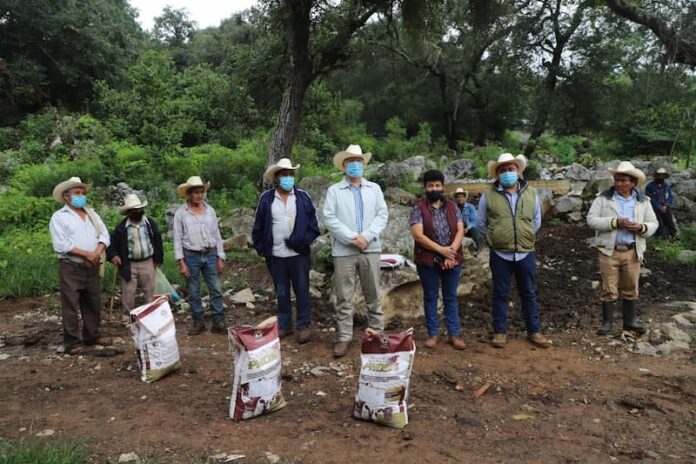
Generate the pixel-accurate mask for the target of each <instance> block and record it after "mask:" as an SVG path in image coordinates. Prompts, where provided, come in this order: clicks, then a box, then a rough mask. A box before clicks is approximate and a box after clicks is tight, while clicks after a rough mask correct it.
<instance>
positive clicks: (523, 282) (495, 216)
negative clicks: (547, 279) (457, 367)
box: [477, 153, 551, 348]
mask: <svg viewBox="0 0 696 464" xmlns="http://www.w3.org/2000/svg"><path fill="white" fill-rule="evenodd" d="M526 168H527V158H525V157H524V156H523V155H518V156H512V155H511V154H510V153H503V154H501V155H500V156H499V157H498V160H497V161H489V162H488V176H489V177H491V178H493V179H495V182H494V183H493V185H491V188H490V189H489V190H487V191H486V192H485V193H483V194H482V195H481V199H480V200H479V205H478V222H477V227H478V228H479V230H480V231H481V234H483V235H485V237H486V243H488V246H489V248H490V249H491V253H490V266H491V274H492V276H493V298H492V300H493V302H492V307H493V308H492V313H493V340H492V342H491V345H493V346H494V347H496V348H503V347H504V346H505V344H506V343H507V329H508V314H507V312H508V294H509V293H510V284H511V280H512V275H513V274H514V276H515V281H516V283H517V291H518V293H519V295H520V300H521V302H522V314H523V315H524V322H525V325H526V327H527V339H528V340H529V341H530V342H531V343H532V344H534V345H536V346H538V347H540V348H548V347H549V346H550V344H551V342H550V341H549V340H547V339H546V337H544V336H543V335H542V334H541V325H540V323H539V308H538V306H537V300H536V255H535V253H534V245H535V243H536V233H537V231H538V230H539V229H540V228H541V206H540V204H539V198H538V197H537V194H536V191H535V190H534V188H532V187H530V186H529V185H528V183H527V181H525V180H524V179H523V178H522V173H523V172H524V170H525V169H526Z"/></svg>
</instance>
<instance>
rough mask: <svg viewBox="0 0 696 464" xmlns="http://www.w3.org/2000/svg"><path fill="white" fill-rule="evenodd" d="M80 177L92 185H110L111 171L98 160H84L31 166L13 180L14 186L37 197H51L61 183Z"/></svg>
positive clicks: (22, 169) (23, 169) (21, 170)
mask: <svg viewBox="0 0 696 464" xmlns="http://www.w3.org/2000/svg"><path fill="white" fill-rule="evenodd" d="M73 176H78V177H80V178H81V179H82V181H83V182H86V183H89V184H92V185H109V184H110V182H111V180H112V177H111V173H110V171H109V170H108V169H107V168H106V166H104V165H103V164H102V162H101V161H100V160H99V159H97V158H84V159H80V160H79V162H74V161H60V162H52V163H44V164H31V165H27V166H24V167H22V168H20V169H19V170H18V171H17V174H15V176H14V178H13V179H12V185H13V186H14V187H15V188H17V189H18V190H21V191H24V192H26V193H27V194H29V195H33V196H35V197H46V196H50V195H51V193H52V192H53V188H54V187H55V186H56V185H57V184H58V183H60V182H62V181H64V180H67V179H69V178H71V177H73Z"/></svg>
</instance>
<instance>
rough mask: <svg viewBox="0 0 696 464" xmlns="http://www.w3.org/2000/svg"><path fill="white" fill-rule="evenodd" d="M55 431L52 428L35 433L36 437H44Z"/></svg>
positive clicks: (53, 433)
mask: <svg viewBox="0 0 696 464" xmlns="http://www.w3.org/2000/svg"><path fill="white" fill-rule="evenodd" d="M55 433H56V431H55V430H52V429H45V430H42V431H40V432H38V433H37V434H36V436H37V437H39V438H44V437H52V436H53V435H55Z"/></svg>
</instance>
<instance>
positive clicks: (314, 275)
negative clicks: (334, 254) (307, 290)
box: [309, 269, 326, 287]
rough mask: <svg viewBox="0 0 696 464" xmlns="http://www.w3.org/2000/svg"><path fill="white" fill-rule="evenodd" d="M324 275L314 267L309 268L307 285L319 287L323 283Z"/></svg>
mask: <svg viewBox="0 0 696 464" xmlns="http://www.w3.org/2000/svg"><path fill="white" fill-rule="evenodd" d="M325 279H326V276H325V275H324V274H322V273H321V272H317V271H315V270H314V269H310V270H309V285H311V286H312V287H321V286H323V285H324V282H325Z"/></svg>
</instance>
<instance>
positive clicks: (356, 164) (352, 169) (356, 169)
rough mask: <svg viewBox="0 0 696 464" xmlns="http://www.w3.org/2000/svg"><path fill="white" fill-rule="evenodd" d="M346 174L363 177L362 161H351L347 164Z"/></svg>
mask: <svg viewBox="0 0 696 464" xmlns="http://www.w3.org/2000/svg"><path fill="white" fill-rule="evenodd" d="M346 174H348V175H349V176H350V177H362V175H363V164H362V163H361V162H360V161H351V162H350V163H348V164H347V165H346Z"/></svg>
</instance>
